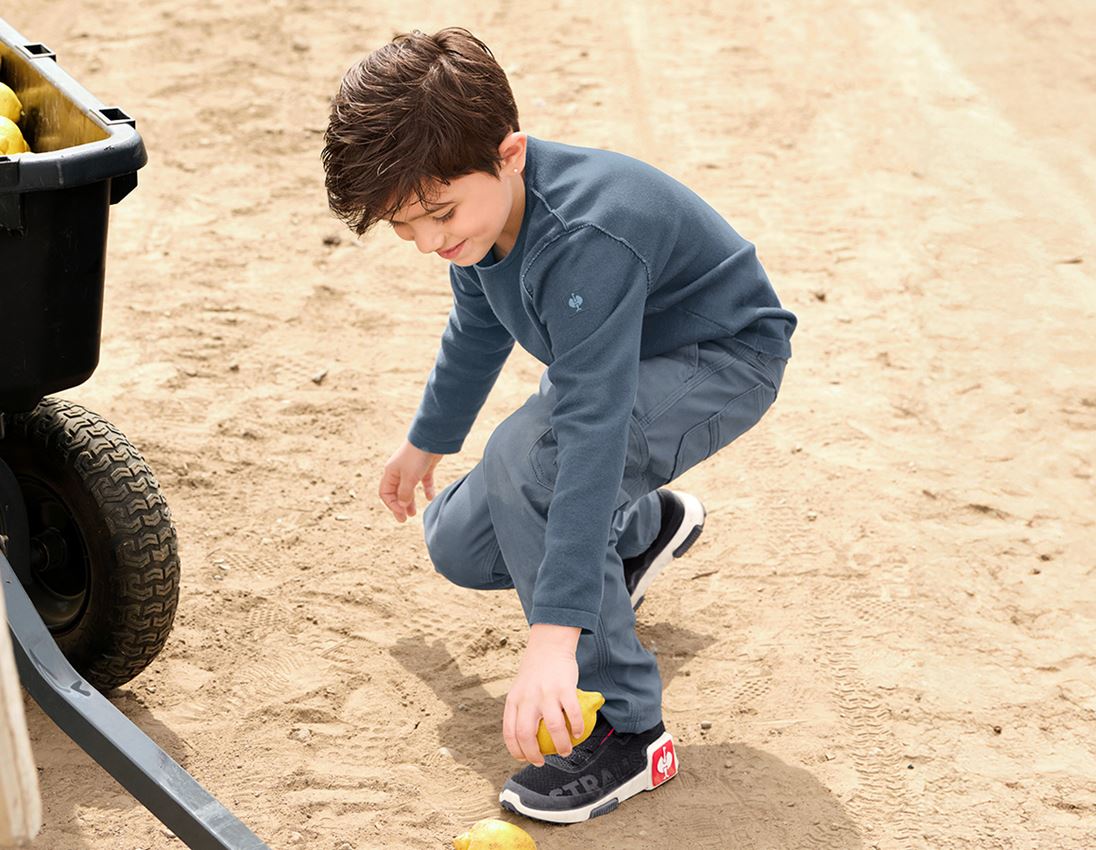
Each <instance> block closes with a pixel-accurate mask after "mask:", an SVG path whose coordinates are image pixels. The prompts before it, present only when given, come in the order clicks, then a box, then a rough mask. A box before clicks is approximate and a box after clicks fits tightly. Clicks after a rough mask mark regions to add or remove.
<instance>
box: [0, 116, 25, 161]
mask: <svg viewBox="0 0 1096 850" xmlns="http://www.w3.org/2000/svg"><path fill="white" fill-rule="evenodd" d="M29 151H30V148H29V147H28V146H27V143H26V141H25V140H24V139H23V134H22V133H20V132H19V126H18V125H17V124H16V123H15V122H14V121H11V120H9V119H7V118H4V117H3V116H2V115H0V156H4V155H6V154H10V153H28V152H29Z"/></svg>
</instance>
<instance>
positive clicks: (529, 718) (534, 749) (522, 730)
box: [517, 705, 544, 767]
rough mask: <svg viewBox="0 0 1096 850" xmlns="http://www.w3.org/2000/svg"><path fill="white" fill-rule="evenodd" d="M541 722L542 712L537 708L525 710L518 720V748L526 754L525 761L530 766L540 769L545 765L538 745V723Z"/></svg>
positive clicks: (532, 707)
mask: <svg viewBox="0 0 1096 850" xmlns="http://www.w3.org/2000/svg"><path fill="white" fill-rule="evenodd" d="M539 721H540V712H539V711H538V710H537V708H536V706H535V705H534V706H531V707H530V708H525V709H523V710H522V711H521V712H520V713H519V714H518V718H517V734H518V746H519V747H520V748H521V751H522V753H524V754H525V760H526V761H528V762H529V763H530V764H534V765H536V766H537V767H540V766H541V765H542V764H544V754H543V753H542V752H541V751H540V745H539V744H537V723H538V722H539Z"/></svg>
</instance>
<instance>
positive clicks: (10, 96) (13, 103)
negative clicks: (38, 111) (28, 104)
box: [0, 83, 23, 123]
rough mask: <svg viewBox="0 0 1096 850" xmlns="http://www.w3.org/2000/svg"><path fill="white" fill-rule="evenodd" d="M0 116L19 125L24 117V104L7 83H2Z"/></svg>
mask: <svg viewBox="0 0 1096 850" xmlns="http://www.w3.org/2000/svg"><path fill="white" fill-rule="evenodd" d="M0 116H3V117H4V118H7V119H8V120H9V121H13V122H15V123H19V119H20V118H22V117H23V104H22V103H20V102H19V96H18V95H17V94H16V93H15V92H13V91H12V90H11V88H10V87H9V86H8V85H7V83H0Z"/></svg>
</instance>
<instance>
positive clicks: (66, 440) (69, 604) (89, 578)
mask: <svg viewBox="0 0 1096 850" xmlns="http://www.w3.org/2000/svg"><path fill="white" fill-rule="evenodd" d="M0 458H2V459H3V460H4V462H5V463H7V464H8V466H10V467H11V470H12V472H14V473H15V477H16V479H17V480H18V482H19V486H20V489H21V490H22V493H23V496H24V499H26V500H27V502H28V514H29V515H30V519H31V525H32V535H33V534H34V533H35V532H34V530H33V529H34V528H37V530H38V533H39V536H38V537H37V538H36V539H38V540H41V539H45V536H44V535H43V529H47V531H46V532H45V533H46V534H47V535H52V539H53V540H61V543H60V544H58V545H55V546H54V549H53V550H52V551H54V552H55V553H60V554H59V555H55V557H53V558H52V559H51V560H52V561H53V562H57V565H55V571H54V572H52V573H50V574H48V576H52V577H53V579H54V580H53V581H52V584H53V585H54V587H61V586H62V585H63V586H64V588H65V591H64V592H63V593H61V594H56V595H55V594H53V592H52V590H51V589H50V587H49V585H50V583H51V582H47V581H45V578H46V577H48V576H47V574H37V575H36V577H35V581H34V583H32V584H31V585H29V586H28V587H27V591H28V594H30V595H31V597H32V599H35V605H36V607H37V608H38V610H39V613H40V614H43V619H44V620H46V621H47V626H49V628H50V632H51V633H52V635H53V638H54V640H56V641H57V644H58V646H59V647H60V649H61V651H62V652H63V653H64V654H65V657H66V658H67V659H68V661H69V663H70V664H72V666H73V667H75V668H76V670H77V671H78V672H79V673H80V675H82V676H83V677H84V678H85V679H87V681H88V682H90V683H91V684H92V685H93V686H94V687H95V688H96V689H98V690H99V691H101V692H106V691H109V690H111V689H112V688H116V687H118V686H120V685H123V684H125V683H126V682H128V681H130V680H131V679H133V677H134V676H136V675H137V674H138V673H140V672H141V671H142V670H144V669H145V668H146V667H147V666H148V665H149V664H150V663H151V662H152V660H153V659H154V658H155V657H156V656H157V655H158V654H159V652H160V650H162V649H163V647H164V644H165V643H166V642H167V638H168V635H169V634H170V632H171V626H172V623H173V622H174V620H175V610H176V608H177V606H178V602H179V556H178V543H177V540H176V536H175V527H174V525H173V524H172V521H171V511H170V510H169V509H168V506H167V503H166V502H165V501H164V497H163V494H162V493H161V492H160V485H159V484H158V483H157V481H156V478H155V476H154V475H153V474H152V471H151V470H150V469H149V467H148V464H146V463H145V460H144V458H142V457H141V454H140V453H139V452H138V451H137V449H136V448H134V447H133V445H132V444H131V443H130V442H129V440H127V439H126V438H125V436H124V435H123V434H122V433H121V432H120V431H119V430H118V429H117V428H115V427H114V426H113V425H111V424H110V423H109V422H107V421H106V420H104V419H102V418H101V417H99V416H98V415H96V414H95V413H92V412H90V411H88V410H86V409H85V408H83V407H81V406H80V405H78V404H74V403H72V402H68V401H64V400H62V399H57V398H47V399H45V400H43V401H42V402H41V403H40V404H39V405H38V407H36V408H35V409H34V410H33V411H31V412H30V413H22V414H17V415H15V416H13V417H9V419H8V422H7V428H6V434H5V437H4V439H0ZM62 508H63V509H62ZM66 511H67V517H66V516H65V512H66ZM36 512H37V514H38V515H37V516H35V514H36ZM57 529H61V531H58V530H57ZM39 550H40V551H45V548H43V547H42V546H39ZM36 585H37V586H36ZM76 587H82V588H83V590H82V592H81V593H80V594H77V593H76V592H75V590H74V588H76ZM55 600H56V601H57V605H58V606H60V605H61V604H62V601H63V603H64V608H63V610H64V612H65V613H64V616H59V615H58V614H57V611H59V610H62V609H61V608H60V607H58V608H56V610H55V608H54V607H53V604H52V603H53V602H54V601H55ZM47 603H49V610H48V612H47ZM44 612H45V613H44ZM47 613H48V614H49V619H47V616H46V614H47Z"/></svg>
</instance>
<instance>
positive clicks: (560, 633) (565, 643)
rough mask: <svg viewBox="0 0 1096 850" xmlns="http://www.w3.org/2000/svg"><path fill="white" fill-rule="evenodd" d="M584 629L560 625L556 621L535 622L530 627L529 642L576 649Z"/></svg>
mask: <svg viewBox="0 0 1096 850" xmlns="http://www.w3.org/2000/svg"><path fill="white" fill-rule="evenodd" d="M581 633H582V629H580V628H579V627H578V626H558V625H555V624H554V623H533V625H531V626H530V627H529V644H530V645H532V644H537V645H538V646H551V647H562V648H564V649H568V650H571V651H574V649H575V648H576V647H577V646H578V638H579V635H580V634H581Z"/></svg>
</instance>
